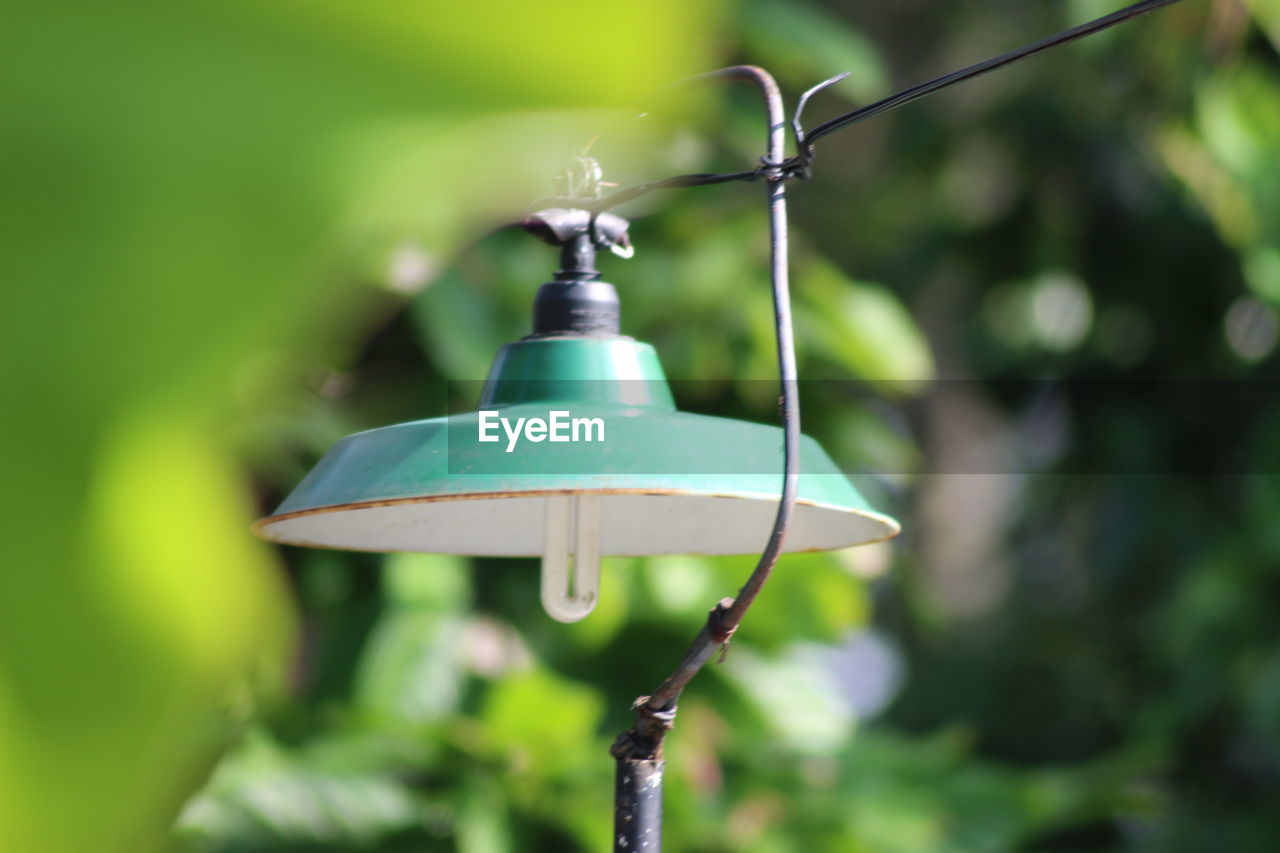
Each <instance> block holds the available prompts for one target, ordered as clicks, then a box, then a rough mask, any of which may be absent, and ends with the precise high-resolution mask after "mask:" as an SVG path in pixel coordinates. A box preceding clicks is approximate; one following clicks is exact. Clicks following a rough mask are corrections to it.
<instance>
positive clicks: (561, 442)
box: [255, 209, 899, 622]
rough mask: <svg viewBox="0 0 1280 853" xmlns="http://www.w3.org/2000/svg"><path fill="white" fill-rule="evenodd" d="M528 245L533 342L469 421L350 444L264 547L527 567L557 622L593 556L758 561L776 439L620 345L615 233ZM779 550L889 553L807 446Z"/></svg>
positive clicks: (561, 231) (593, 587) (379, 434)
mask: <svg viewBox="0 0 1280 853" xmlns="http://www.w3.org/2000/svg"><path fill="white" fill-rule="evenodd" d="M524 225H525V227H526V229H527V230H529V231H531V232H533V233H534V234H536V235H537V236H539V237H541V238H542V239H544V240H545V241H546V242H549V243H551V244H553V245H558V246H560V247H561V269H560V270H559V271H558V272H557V273H556V274H555V277H554V280H552V281H550V282H547V283H546V284H543V285H542V287H541V288H540V289H539V290H538V293H537V296H536V297H535V300H534V306H533V314H534V320H533V333H532V334H530V335H529V336H527V337H525V338H523V339H522V340H520V341H517V342H516V343H512V344H508V345H506V346H504V347H503V348H502V349H501V350H499V351H498V355H497V357H496V359H495V360H494V363H493V366H492V368H491V370H490V372H489V376H488V379H487V380H486V382H485V384H484V387H483V390H482V392H481V395H480V400H479V405H478V408H477V411H475V412H470V413H467V414H465V415H454V416H449V417H443V418H430V419H427V420H420V421H411V422H409V423H402V424H396V425H394V426H387V427H382V428H379V429H372V430H367V431H365V432H360V433H356V434H354V435H350V436H347V437H346V438H344V439H342V440H341V441H339V442H338V443H337V444H335V445H334V446H333V448H332V449H330V450H329V451H328V452H327V453H326V454H325V455H324V457H323V458H322V459H321V460H320V461H319V463H317V464H316V466H315V468H313V469H312V470H311V471H310V473H308V474H307V476H306V477H305V478H304V479H303V480H302V482H301V483H300V484H299V485H298V486H297V488H296V489H294V491H293V492H292V493H291V494H290V495H289V496H288V497H287V498H286V499H285V500H284V502H283V503H282V504H281V505H280V506H279V508H278V509H277V510H276V511H275V513H274V514H272V515H270V516H268V517H266V518H264V519H262V520H260V521H259V522H258V523H257V524H256V525H255V531H256V532H257V533H258V535H260V536H262V537H263V538H265V539H269V540H271V541H274V542H281V543H285V544H290V545H303V546H313V547H325V548H340V549H346V550H361V551H410V552H426V553H447V554H463V555H470V556H486V557H541V558H542V578H541V598H542V603H543V606H544V608H545V609H546V611H547V613H548V614H549V615H550V616H551V617H552V618H554V619H557V620H559V621H562V622H574V621H577V620H579V619H582V618H583V617H584V616H586V615H587V614H588V613H590V612H591V610H592V608H593V607H594V606H595V603H596V601H597V599H598V595H599V575H600V559H601V557H603V556H646V555H659V554H708V555H709V554H752V553H759V552H760V551H761V549H762V548H763V547H764V545H765V542H766V540H767V539H768V538H769V533H770V527H771V524H772V522H773V517H774V513H775V511H776V509H777V504H778V500H779V492H780V485H781V473H782V470H783V431H782V430H781V429H780V428H778V427H773V426H766V425H763V424H756V423H751V422H747V421H741V420H733V419H729V418H718V417H708V416H705V415H697V414H690V413H687V412H681V411H678V410H677V409H676V407H675V403H674V401H673V399H672V395H671V390H670V388H669V386H668V385H667V381H666V378H665V376H664V375H663V372H662V367H661V365H660V364H659V363H658V358H657V355H656V353H655V352H654V349H653V347H651V346H650V345H649V344H646V343H641V342H639V341H636V340H633V339H632V338H629V337H626V336H623V335H621V334H620V333H619V331H620V323H619V319H620V312H619V301H618V295H617V291H616V290H615V289H614V287H613V285H611V284H609V283H607V282H604V281H601V280H600V274H599V273H598V272H597V271H596V269H595V253H596V250H597V249H598V248H606V247H607V248H610V249H612V250H613V251H615V252H616V253H618V254H621V255H623V256H624V257H625V256H629V254H630V244H629V243H628V241H627V235H626V230H627V222H626V221H625V220H623V219H622V218H620V217H618V216H615V215H613V214H609V213H603V214H595V215H593V214H592V213H590V212H588V211H586V210H566V209H552V210H545V211H541V212H539V213H537V214H534V215H533V216H531V217H530V218H529V219H527V220H526V221H525V223H524ZM800 471H801V472H802V473H801V475H800V482H799V491H798V498H797V501H796V507H795V514H794V518H793V520H792V524H791V529H790V531H789V533H788V536H787V539H786V545H785V549H786V550H787V551H824V550H831V549H836V548H846V547H850V546H853V545H862V544H866V543H869V542H876V541H879V540H882V539H887V538H889V537H892V536H894V535H896V534H897V533H898V530H899V527H898V523H897V522H896V521H894V520H893V519H892V518H890V517H888V516H886V515H884V514H882V513H879V512H876V511H875V510H873V509H872V508H871V507H870V506H869V504H868V503H867V501H866V500H865V499H864V498H863V497H862V495H861V494H859V493H858V491H857V490H856V489H855V488H854V486H853V484H852V483H850V482H849V480H848V478H847V477H845V475H844V474H843V473H841V472H840V470H839V469H838V468H837V467H836V465H835V463H834V462H832V460H831V458H830V457H829V456H827V454H826V453H825V452H823V450H822V448H821V447H819V446H818V444H817V442H815V441H813V440H812V439H811V438H808V437H807V436H806V437H804V438H803V440H802V442H801V449H800Z"/></svg>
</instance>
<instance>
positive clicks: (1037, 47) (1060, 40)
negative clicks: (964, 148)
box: [805, 0, 1179, 146]
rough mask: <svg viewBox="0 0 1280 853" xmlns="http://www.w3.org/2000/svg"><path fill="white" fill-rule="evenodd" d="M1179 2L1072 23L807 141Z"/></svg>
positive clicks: (1159, 1) (850, 116) (838, 121)
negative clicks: (1074, 24)
mask: <svg viewBox="0 0 1280 853" xmlns="http://www.w3.org/2000/svg"><path fill="white" fill-rule="evenodd" d="M1177 2H1179V0H1142V2H1141V3H1134V4H1133V5H1132V6H1127V7H1125V8H1124V9H1121V10H1120V11H1118V12H1112V13H1111V14H1110V15H1105V16H1103V17H1101V18H1098V19H1096V20H1093V21H1089V22H1088V23H1087V24H1080V25H1079V26H1077V27H1072V28H1071V29H1069V30H1063V31H1062V32H1060V33H1057V34H1055V35H1051V36H1048V37H1046V38H1042V39H1040V40H1039V41H1037V42H1033V43H1032V44H1028V45H1025V46H1023V47H1020V48H1018V49H1017V50H1011V51H1009V52H1008V53H1002V54H1000V55H999V56H995V57H992V58H991V59H988V60H986V61H984V62H979V63H977V64H976V65H970V66H969V67H968V68H961V69H960V70H959V71H952V72H951V73H950V74H944V75H942V76H941V77H935V78H934V79H932V80H930V81H928V82H926V83H920V84H918V85H915V86H912V87H911V88H909V89H903V90H902V91H901V92H897V93H896V94H893V95H890V96H889V97H887V98H881V99H880V100H878V101H876V102H875V103H874V104H868V105H867V106H865V107H859V108H858V109H856V110H853V111H851V112H847V113H845V114H844V115H839V116H836V117H835V118H833V119H828V120H827V121H824V122H823V123H822V124H820V125H818V126H817V127H815V128H814V129H813V130H811V131H809V132H807V133H806V134H805V142H806V143H807V144H808V145H810V146H812V145H813V144H814V143H815V142H817V141H818V140H819V139H821V138H822V137H824V136H826V135H827V134H829V133H834V132H835V131H837V130H840V129H841V128H844V127H848V126H849V125H851V124H854V123H856V122H859V121H864V120H866V119H869V118H872V117H873V116H878V115H880V114H881V113H883V112H888V111H889V110H892V109H895V108H897V107H900V106H902V105H904V104H909V103H911V102H912V101H916V100H919V99H920V98H923V97H924V96H925V95H932V94H933V93H934V92H937V91H940V90H942V89H945V88H947V87H948V86H954V85H955V84H957V83H963V82H964V81H965V80H972V79H973V78H974V77H978V76H981V75H983V74H986V73H987V72H988V71H995V70H996V69H997V68H1004V67H1005V66H1007V65H1012V64H1013V63H1015V62H1019V61H1021V60H1023V59H1026V58H1028V57H1031V56H1035V55H1036V54H1037V53H1043V52H1044V51H1046V50H1049V49H1050V48H1054V47H1057V46H1058V45H1062V44H1066V43H1067V42H1072V41H1075V40H1076V39H1082V38H1084V37H1085V36H1091V35H1093V34H1094V33H1100V32H1102V31H1103V30H1105V29H1109V28H1111V27H1114V26H1115V25H1116V24H1122V23H1124V22H1125V21H1128V20H1130V19H1132V18H1136V17H1138V16H1140V15H1145V14H1147V13H1148V12H1154V11H1155V10H1156V9H1159V8H1161V7H1162V6H1169V5H1172V4H1174V3H1177Z"/></svg>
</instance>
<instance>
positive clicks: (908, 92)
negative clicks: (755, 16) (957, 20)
mask: <svg viewBox="0 0 1280 853" xmlns="http://www.w3.org/2000/svg"><path fill="white" fill-rule="evenodd" d="M1178 2H1180V0H1142V2H1139V3H1134V4H1133V5H1131V6H1126V7H1125V8H1123V9H1120V10H1118V11H1116V12H1112V13H1111V14H1109V15H1104V16H1102V17H1101V18H1096V19H1094V20H1092V21H1089V22H1087V23H1084V24H1080V25H1078V26H1075V27H1072V28H1070V29H1067V30H1063V31H1062V32H1060V33H1055V34H1054V35H1051V36H1047V37H1045V38H1042V39H1040V40H1039V41H1036V42H1032V43H1031V44H1028V45H1023V46H1022V47H1020V48H1017V49H1016V50H1011V51H1009V52H1007V53H1002V54H1000V55H999V56H994V57H991V58H990V59H986V60H983V61H982V62H978V63H975V64H974V65H970V66H968V67H967V68H961V69H959V70H958V71H952V72H950V73H949V74H943V75H942V76H941V77H935V78H934V79H932V80H928V81H926V82H924V83H919V84H917V85H915V86H911V87H910V88H907V89H903V90H902V91H900V92H895V93H894V94H892V95H889V96H888V97H885V98H881V99H880V100H878V101H876V102H874V103H871V104H867V105H866V106H863V107H859V108H857V109H855V110H851V111H850V112H847V113H844V114H842V115H838V116H836V117H835V118H831V119H828V120H827V121H824V122H822V123H821V124H819V125H817V126H816V127H814V128H813V129H812V130H810V131H807V132H806V131H804V130H802V128H801V126H800V113H801V111H802V110H803V109H804V105H805V103H806V102H807V101H808V99H809V97H810V96H811V95H813V94H814V93H815V92H817V91H819V90H821V89H823V88H825V87H827V86H829V85H831V84H833V83H835V82H837V81H839V80H841V79H843V78H844V77H845V76H846V75H843V74H842V75H837V76H836V77H832V78H831V79H829V80H824V81H823V82H822V83H819V84H818V85H817V86H815V87H813V88H812V89H810V90H809V91H808V92H805V93H804V95H802V96H801V98H800V100H799V102H798V105H797V108H796V113H795V115H794V116H793V118H792V121H791V124H792V127H793V129H794V132H795V141H796V153H795V155H794V156H792V157H789V158H786V159H785V160H784V159H782V158H781V157H780V156H777V157H776V159H775V155H773V154H770V155H769V157H767V158H765V159H763V160H761V163H760V165H759V166H757V167H756V168H755V169H752V170H750V171H742V172H726V173H715V172H701V173H696V174H690V175H677V176H675V177H671V178H665V179H663V180H660V181H651V182H648V183H644V184H636V185H635V186H631V187H627V188H626V189H623V190H619V191H618V192H616V193H613V194H612V195H610V196H607V197H606V198H603V199H601V200H599V201H597V202H595V203H594V204H593V205H592V209H593V210H595V211H597V212H599V211H604V210H609V209H611V208H614V207H617V206H618V205H620V204H623V203H625V202H628V201H632V200H633V199H636V198H639V197H640V196H642V195H646V194H647V193H650V192H652V191H653V190H660V189H679V188H684V187H700V186H710V185H713V184H723V183H728V182H731V181H755V180H759V179H761V178H770V179H774V180H797V179H805V178H808V177H809V167H810V163H811V161H812V159H813V148H814V145H815V143H817V141H818V140H819V139H822V138H823V137H824V136H828V135H830V134H832V133H834V132H836V131H837V130H842V129H844V128H846V127H849V126H850V125H853V124H857V123H858V122H862V121H866V120H867V119H869V118H873V117H875V116H878V115H881V114H882V113H886V112H888V111H889V110H893V109H897V108H898V107H901V106H904V105H906V104H909V103H911V102H912V101H918V100H919V99H921V98H923V97H925V96H926V95H932V94H933V93H934V92H939V91H941V90H943V89H946V88H949V87H951V86H954V85H956V84H957V83H963V82H965V81H966V80H972V79H973V78H975V77H979V76H981V75H983V74H986V73H988V72H990V71H995V70H996V69H998V68H1004V67H1006V66H1009V65H1012V64H1013V63H1015V62H1020V61H1021V60H1023V59H1027V58H1029V57H1032V56H1035V55H1036V54H1038V53H1043V52H1044V51H1046V50H1049V49H1051V48H1054V47H1057V46H1059V45H1063V44H1066V43H1068V42H1072V41H1076V40H1077V39H1082V38H1084V37H1086V36H1091V35H1093V34H1094V33H1100V32H1102V31H1103V30H1107V29H1110V28H1111V27H1114V26H1116V25H1117V24H1122V23H1124V22H1125V21H1129V20H1132V19H1133V18H1137V17H1139V16H1141V15H1146V14H1148V13H1150V12H1154V11H1156V10H1157V9H1160V8H1163V7H1165V6H1170V5H1173V4H1174V3H1178ZM715 73H716V72H712V74H715ZM707 76H710V75H699V78H695V79H700V78H704V77H707Z"/></svg>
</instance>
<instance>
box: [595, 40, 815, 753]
mask: <svg viewBox="0 0 1280 853" xmlns="http://www.w3.org/2000/svg"><path fill="white" fill-rule="evenodd" d="M716 77H728V78H731V79H739V80H750V81H752V82H754V83H755V84H756V85H757V86H758V87H759V89H760V92H761V94H762V95H763V96H764V100H765V119H766V130H767V133H768V153H767V154H766V157H765V161H764V172H763V174H764V177H765V178H766V179H767V180H768V201H769V249H770V253H769V271H770V277H771V279H772V282H773V308H774V327H775V331H776V336H777V341H776V343H777V355H778V373H779V379H780V382H781V402H782V428H783V477H782V494H781V497H780V499H779V501H778V510H777V513H776V515H775V516H774V523H773V529H772V531H771V532H770V534H769V540H768V542H767V543H766V545H765V548H764V552H763V553H762V554H761V555H760V559H759V561H757V563H756V567H755V569H754V570H753V571H752V572H751V575H750V577H748V578H747V581H746V583H745V584H743V586H742V589H741V590H739V592H738V595H737V597H736V598H732V599H724V600H722V601H721V602H720V603H719V604H717V605H716V606H715V608H713V609H712V611H711V614H710V616H709V617H708V619H707V624H706V625H705V626H703V628H702V630H701V631H700V632H699V633H698V636H697V637H695V638H694V641H693V643H692V644H691V645H690V647H689V650H688V651H687V652H686V653H685V656H684V659H683V660H682V661H681V662H680V664H679V665H678V666H677V667H676V669H675V671H674V672H673V673H672V674H671V675H670V676H668V677H667V679H666V680H665V681H663V682H662V684H661V685H659V687H658V689H657V690H655V691H653V693H652V694H650V695H648V696H642V697H640V698H639V699H638V700H636V703H635V706H634V707H635V709H636V723H635V725H633V726H632V728H631V729H628V730H627V731H625V732H623V733H622V734H621V735H619V736H618V739H617V740H616V741H615V742H614V746H613V754H614V756H615V757H616V758H618V759H619V760H622V759H623V758H624V757H626V758H630V759H640V760H643V759H655V758H657V757H658V756H659V755H660V753H661V746H662V739H663V737H664V736H665V734H666V731H667V730H668V729H670V727H671V724H672V721H673V720H674V718H675V707H676V702H677V701H678V699H679V698H680V693H681V692H682V691H683V690H684V688H685V686H686V685H687V684H688V683H689V681H690V680H691V679H692V678H693V676H694V675H696V674H697V673H698V671H699V670H700V669H702V667H703V666H704V665H705V664H706V662H707V661H708V660H710V658H711V656H712V654H713V653H714V652H715V650H716V649H717V648H721V647H723V646H724V645H725V644H726V643H727V642H728V641H729V638H730V637H732V636H733V632H734V631H736V630H737V628H738V625H739V624H740V623H741V622H742V617H743V616H744V615H745V614H746V612H747V609H748V608H750V607H751V603H752V602H753V601H755V599H756V596H757V595H758V594H759V593H760V589H761V587H763V586H764V583H765V581H766V580H768V579H769V575H770V573H771V572H772V571H773V567H774V565H776V564H777V561H778V557H779V555H780V554H781V553H782V545H783V542H784V540H785V539H786V535H787V528H788V526H789V525H790V523H791V517H792V514H793V513H794V511H795V501H796V493H797V488H798V486H799V482H800V404H799V399H798V397H799V392H798V387H797V383H796V356H795V337H794V334H793V331H792V323H791V292H790V282H789V279H788V274H787V206H786V184H785V180H786V177H785V175H784V174H783V172H782V170H781V163H782V162H783V158H784V155H785V150H784V147H785V144H786V128H787V124H786V118H785V115H784V112H783V105H782V95H781V93H780V92H779V91H778V85H777V83H776V82H774V79H773V77H772V76H770V75H769V73H768V72H767V71H765V70H763V69H761V68H757V67H755V66H750V65H739V66H734V67H732V68H725V69H722V70H720V71H713V72H711V73H710V74H705V75H699V78H695V79H708V78H716Z"/></svg>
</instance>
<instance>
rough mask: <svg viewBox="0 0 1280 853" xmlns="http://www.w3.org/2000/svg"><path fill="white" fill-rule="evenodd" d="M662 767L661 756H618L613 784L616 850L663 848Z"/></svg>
mask: <svg viewBox="0 0 1280 853" xmlns="http://www.w3.org/2000/svg"><path fill="white" fill-rule="evenodd" d="M662 768H663V761H662V759H660V758H653V759H643V758H642V759H634V758H619V759H618V773H617V781H616V786H615V788H614V812H613V850H614V853H635V851H643V853H658V851H660V850H662Z"/></svg>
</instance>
